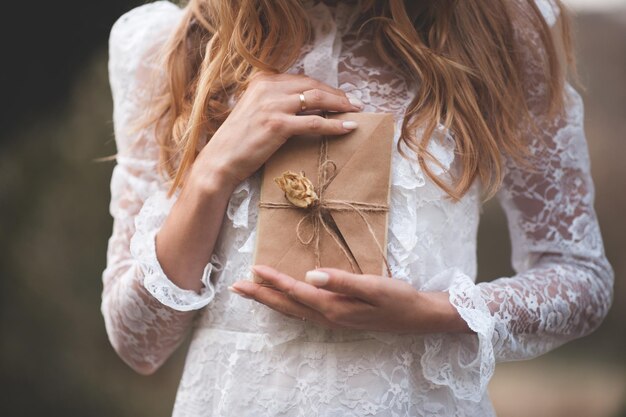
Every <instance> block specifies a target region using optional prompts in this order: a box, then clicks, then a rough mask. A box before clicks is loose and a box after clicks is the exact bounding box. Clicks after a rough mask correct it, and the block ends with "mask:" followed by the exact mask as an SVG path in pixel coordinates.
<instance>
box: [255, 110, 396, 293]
mask: <svg viewBox="0 0 626 417" xmlns="http://www.w3.org/2000/svg"><path fill="white" fill-rule="evenodd" d="M326 117H328V118H332V119H339V120H353V121H356V122H357V123H358V128H357V129H355V130H354V131H352V132H350V133H348V134H345V135H342V136H294V137H291V138H289V139H288V140H287V142H285V144H284V145H283V146H282V147H281V148H279V149H278V150H277V151H276V152H275V153H274V155H272V157H271V158H270V159H268V161H267V162H266V163H265V165H264V167H263V173H262V181H261V195H260V201H259V216H258V225H257V236H256V243H255V250H254V264H257V265H258V264H261V265H269V266H271V267H273V268H276V269H277V270H279V271H280V272H283V273H285V274H287V275H289V276H291V277H293V278H295V279H298V280H304V275H305V273H306V272H307V271H309V270H312V269H315V268H317V267H330V268H339V269H343V270H346V271H349V272H354V273H359V274H375V275H383V276H389V277H390V276H391V272H390V271H389V265H388V263H387V258H386V255H387V251H386V248H387V225H388V213H389V193H390V176H391V156H392V154H391V153H392V147H393V137H394V118H393V115H391V114H388V113H341V114H328V115H327V116H326ZM254 280H255V281H256V282H260V278H259V277H256V276H255V277H254Z"/></svg>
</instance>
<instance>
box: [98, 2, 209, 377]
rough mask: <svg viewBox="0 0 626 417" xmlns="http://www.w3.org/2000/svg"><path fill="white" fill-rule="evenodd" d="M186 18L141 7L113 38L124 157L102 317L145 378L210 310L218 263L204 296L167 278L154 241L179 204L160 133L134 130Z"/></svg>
mask: <svg viewBox="0 0 626 417" xmlns="http://www.w3.org/2000/svg"><path fill="white" fill-rule="evenodd" d="M180 13H181V10H180V9H179V8H178V7H177V6H175V5H174V4H172V3H169V2H167V1H158V2H155V3H150V4H146V5H143V6H140V7H137V8H135V9H133V10H131V11H130V12H128V13H126V14H124V15H123V16H122V17H120V18H119V19H118V20H117V21H116V22H115V24H114V25H113V27H112V28H111V33H110V38H109V81H110V85H111V92H112V95H113V105H114V110H113V124H114V131H115V140H116V145H117V151H118V154H117V164H116V166H115V167H114V169H113V174H112V178H111V203H110V213H111V216H112V217H113V231H112V235H111V237H110V239H109V242H108V250H107V265H106V269H105V270H104V271H103V274H102V281H103V292H102V304H101V311H102V314H103V316H104V321H105V326H106V330H107V333H108V336H109V339H110V341H111V344H112V345H113V347H114V349H115V350H116V352H117V353H118V355H119V356H120V357H121V358H122V359H123V360H124V361H125V362H126V363H127V364H128V365H129V366H131V367H132V368H133V369H134V370H136V371H137V372H140V373H144V374H149V373H152V372H154V371H155V370H156V369H158V367H159V366H160V365H161V364H162V363H163V362H164V361H165V360H166V359H167V358H168V357H169V356H170V355H171V353H172V352H173V351H174V350H175V349H176V347H178V345H179V344H180V343H181V342H182V340H183V339H184V336H185V334H186V332H187V330H188V329H189V327H190V325H191V321H192V319H193V316H194V314H193V313H192V312H183V311H184V310H196V309H198V308H200V307H203V306H204V305H206V304H208V303H209V302H210V301H211V299H212V298H213V295H214V290H213V287H212V285H211V283H210V281H209V280H208V276H209V275H210V273H211V271H212V264H211V263H209V264H208V265H207V267H206V268H205V270H204V275H203V277H202V281H203V283H204V285H205V288H204V289H203V290H202V291H201V293H200V294H198V293H196V292H195V291H191V290H183V289H180V288H178V287H176V285H174V283H173V282H171V281H170V280H169V279H168V278H167V277H166V276H165V274H164V273H163V271H162V269H161V267H160V265H159V263H158V260H157V258H156V252H155V240H154V239H155V235H156V233H157V231H158V230H159V229H160V227H161V225H162V223H163V221H164V220H165V218H166V217H167V214H168V213H169V210H170V209H171V207H172V205H173V201H174V199H175V198H176V197H175V196H174V197H172V198H171V199H168V198H166V189H165V181H164V179H163V178H161V177H160V176H159V175H158V173H157V172H158V171H157V163H158V147H157V145H156V142H155V141H154V135H153V133H152V131H151V130H150V129H144V130H140V131H137V132H135V133H132V131H131V130H130V129H129V127H130V126H131V124H132V122H133V121H134V120H136V119H137V118H138V117H139V116H140V115H141V112H142V111H144V109H145V108H146V107H147V103H148V102H149V100H150V94H151V92H152V89H151V88H149V87H151V86H152V85H153V84H151V83H153V81H152V80H151V79H150V78H149V76H150V75H152V72H151V71H152V70H153V69H154V68H155V65H157V64H156V63H157V62H158V61H157V57H158V56H159V55H158V48H157V47H158V46H159V45H162V44H163V42H164V41H165V39H166V37H167V34H168V29H171V28H172V27H173V26H174V25H175V23H176V22H175V21H176V19H177V18H178V16H180ZM157 69H158V67H157ZM149 79H150V80H151V81H150V84H149V83H148V80H149Z"/></svg>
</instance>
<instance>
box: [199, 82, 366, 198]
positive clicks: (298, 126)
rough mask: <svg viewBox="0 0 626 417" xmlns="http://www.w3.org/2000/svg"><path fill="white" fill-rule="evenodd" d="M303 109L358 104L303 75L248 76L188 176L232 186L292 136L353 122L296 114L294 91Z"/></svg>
mask: <svg viewBox="0 0 626 417" xmlns="http://www.w3.org/2000/svg"><path fill="white" fill-rule="evenodd" d="M301 93H302V94H304V97H305V102H306V110H307V111H320V112H321V111H334V112H350V111H360V110H361V109H362V108H363V104H362V103H361V102H360V101H359V100H356V99H350V98H348V97H347V96H346V94H345V93H344V92H343V91H342V90H340V89H337V88H333V87H330V86H328V85H327V84H324V83H322V82H320V81H317V80H314V79H313V78H310V77H307V76H304V75H293V74H266V73H260V74H257V75H255V76H254V77H252V79H251V80H250V81H249V85H248V88H247V89H246V91H245V92H244V93H243V94H242V95H241V97H240V98H239V100H238V102H237V104H236V105H235V106H234V108H233V110H232V112H231V113H230V115H229V116H228V118H227V119H226V120H225V121H224V123H222V125H221V126H220V128H219V129H218V130H217V131H216V132H215V134H214V135H213V136H212V137H211V139H210V140H209V142H208V144H207V145H206V146H205V147H204V148H203V149H202V151H201V152H200V154H199V155H198V157H197V158H196V160H195V162H194V164H193V165H192V169H191V172H190V173H189V174H190V177H191V178H193V182H194V183H195V184H200V186H201V187H202V185H203V184H206V185H209V186H210V187H214V186H215V185H216V183H215V180H216V176H217V177H218V178H219V180H218V183H219V184H218V185H219V186H221V187H226V188H229V189H234V188H235V187H236V186H237V185H238V184H239V183H240V182H241V181H243V180H244V179H245V178H247V177H249V176H250V175H252V174H253V173H254V172H255V171H256V170H258V169H259V168H260V167H261V166H262V165H263V164H264V163H265V161H267V159H269V157H270V156H271V155H272V154H273V153H274V152H276V150H277V149H278V148H279V147H280V146H281V145H282V144H283V143H285V141H286V140H287V139H289V138H290V137H291V136H294V135H306V134H311V135H342V134H345V133H348V132H350V131H352V130H354V129H356V128H357V125H356V123H355V122H345V121H340V120H331V119H326V118H324V117H322V116H320V115H317V114H298V113H301V102H300V94H301Z"/></svg>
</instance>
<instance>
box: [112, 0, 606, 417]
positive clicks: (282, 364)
mask: <svg viewBox="0 0 626 417" xmlns="http://www.w3.org/2000/svg"><path fill="white" fill-rule="evenodd" d="M511 1H514V0H511ZM304 3H305V6H306V8H307V10H308V12H309V16H310V18H311V21H312V23H313V25H314V27H315V34H316V37H315V41H314V42H313V43H312V44H310V45H307V46H306V47H305V49H304V51H303V54H302V59H300V60H299V61H298V62H297V63H296V65H295V66H294V67H293V68H292V69H291V70H290V72H294V73H298V72H303V73H305V74H307V75H309V76H312V77H315V78H318V79H321V80H322V81H325V82H327V83H329V84H331V85H335V86H339V87H340V88H342V89H343V90H345V91H346V92H348V93H350V94H352V95H354V96H356V97H358V98H360V99H361V100H362V101H363V102H364V103H365V111H370V112H391V113H393V114H395V115H396V121H397V123H398V126H397V127H398V129H397V132H399V131H400V129H399V128H400V123H401V120H402V117H403V113H404V111H405V107H406V106H407V104H408V103H409V102H410V101H411V97H412V91H414V88H413V87H411V86H407V85H406V84H405V82H404V81H403V80H401V79H400V78H397V77H396V76H395V73H394V72H393V70H391V69H390V68H388V67H386V66H385V65H383V64H382V63H381V62H380V61H379V60H377V59H376V58H375V57H374V56H372V53H371V52H372V48H371V46H370V45H369V44H368V38H369V39H371V37H367V36H366V37H364V38H361V39H356V38H355V37H354V36H353V32H351V30H350V28H351V27H352V26H351V25H352V22H353V21H354V16H355V13H354V10H355V9H354V7H355V6H350V5H349V4H343V3H342V2H340V3H339V5H338V6H336V7H329V6H327V5H325V4H323V3H319V2H316V1H311V0H305V1H304ZM539 5H540V7H541V9H542V11H544V12H545V17H546V19H547V21H548V22H549V23H550V24H553V23H554V20H555V19H556V15H555V12H554V10H555V9H554V8H553V7H552V6H551V4H550V3H546V2H544V1H542V2H540V3H539ZM181 15H182V10H181V9H180V8H179V7H178V6H176V5H174V4H172V3H169V2H167V1H157V2H155V3H150V4H145V5H142V6H140V7H137V8H135V9H133V10H131V11H130V12H128V13H126V14H125V15H123V16H122V17H121V18H120V19H119V20H118V21H117V22H116V23H115V24H114V26H113V28H112V30H111V36H110V45H109V47H110V61H109V76H110V84H111V89H112V93H113V99H114V116H113V117H114V128H115V138H116V142H117V146H118V153H119V156H118V158H117V165H116V166H115V168H114V171H113V176H112V180H111V205H110V212H111V215H112V216H113V219H114V225H113V233H112V236H111V238H110V240H109V247H108V253H107V267H106V269H105V271H104V272H103V277H102V278H103V284H104V289H103V294H102V314H103V316H104V320H105V324H106V329H107V332H108V335H109V338H110V340H111V343H112V345H113V347H114V348H115V350H116V351H117V352H118V354H119V355H120V356H121V358H122V359H123V360H124V361H125V362H126V363H128V364H129V365H130V366H131V367H132V368H133V369H135V370H137V371H138V372H142V373H151V372H153V371H154V370H156V369H157V368H158V367H159V366H160V365H161V364H162V363H163V362H164V361H165V360H166V359H167V358H168V357H169V356H170V354H171V353H172V352H173V351H174V349H176V347H178V346H179V345H180V343H181V342H182V340H183V339H184V337H185V336H186V334H187V332H188V331H192V332H193V339H192V342H191V346H190V348H189V351H188V354H187V357H186V362H185V367H184V373H183V376H182V380H181V381H180V386H179V389H178V393H177V397H176V402H175V405H174V411H173V415H174V416H176V417H183V416H184V417H191V416H193V417H200V416H206V417H209V416H211V417H218V416H222V417H233V416H241V417H248V416H249V417H264V416H268V417H269V416H271V417H274V416H285V417H296V416H301V417H305V416H306V417H312V416H316V417H317V416H320V417H331V416H332V417H340V416H341V417H357V416H358V417H362V416H379V417H409V416H410V417H415V416H483V417H486V416H493V415H494V411H493V409H492V406H491V401H490V399H489V397H488V393H487V390H486V388H487V384H488V382H489V380H490V377H491V376H492V374H493V372H494V367H495V364H496V363H497V362H499V361H508V360H519V359H527V358H532V357H535V356H537V355H540V354H543V353H545V352H547V351H549V350H551V349H554V348H555V347H557V346H559V345H561V344H563V343H565V342H567V341H568V340H572V339H574V338H577V337H581V336H584V335H586V334H588V333H590V332H591V331H593V330H594V329H595V328H596V327H597V326H598V325H599V323H600V322H601V321H602V319H603V318H604V316H605V315H606V313H607V310H608V308H609V306H610V304H611V301H612V295H613V293H612V287H613V271H612V269H611V266H610V265H609V263H608V262H607V260H606V258H605V254H604V249H603V244H602V238H601V235H600V230H599V227H598V222H597V219H596V215H595V212H594V208H593V200H594V188H593V183H592V180H591V177H590V166H589V156H588V150H587V144H586V139H585V134H584V130H583V105H582V102H581V98H580V96H579V95H578V94H577V92H576V91H575V90H574V89H572V88H571V86H569V85H568V86H567V88H566V91H565V93H566V94H567V99H568V107H567V112H566V113H565V114H563V115H561V116H560V117H557V118H553V119H549V120H548V119H546V118H542V117H541V114H536V115H535V116H536V120H537V122H538V123H539V126H540V127H541V134H540V135H537V136H536V137H533V138H532V141H533V143H534V144H536V145H537V146H536V147H534V148H533V149H535V150H537V152H538V149H539V146H538V144H539V143H540V142H542V141H545V142H546V143H547V145H548V146H547V147H546V148H545V150H544V154H543V155H544V157H542V163H541V164H540V166H537V167H536V168H537V169H538V171H537V172H534V173H533V172H529V171H525V170H523V169H521V168H519V167H516V166H514V164H513V163H512V162H510V161H508V162H507V173H506V178H505V182H504V186H503V187H502V189H501V190H500V191H499V193H498V196H497V197H498V200H499V201H500V202H501V204H502V206H503V208H504V210H505V211H506V214H507V216H508V221H509V228H510V234H511V240H512V245H513V266H514V269H515V271H516V275H515V276H512V277H501V278H498V279H495V280H493V281H491V282H484V283H480V284H475V280H476V232H477V227H478V222H479V216H480V212H481V201H480V184H479V183H478V182H477V183H475V184H474V186H473V187H472V188H471V190H470V191H469V192H468V193H467V194H466V195H465V196H464V198H463V199H462V200H461V201H460V202H458V203H453V202H451V201H450V200H447V199H446V198H445V194H444V192H443V191H442V190H440V189H439V188H438V187H436V186H435V185H434V183H433V182H432V181H431V180H429V178H428V177H427V176H426V175H425V174H424V173H423V172H422V171H421V169H420V167H419V166H418V165H417V164H414V163H411V162H409V161H408V160H406V159H404V158H402V157H401V156H400V155H399V154H398V152H397V151H396V150H395V148H394V153H393V168H392V171H393V172H392V179H391V182H392V184H391V201H390V203H391V208H390V217H389V230H388V232H389V233H388V253H389V258H390V259H389V261H390V264H391V267H392V272H393V274H394V279H400V280H404V281H406V282H409V283H410V284H411V285H413V286H414V287H415V288H417V289H420V290H448V291H449V292H450V301H451V302H452V304H453V305H454V306H455V307H456V309H457V310H458V312H459V313H460V315H461V317H462V318H463V319H464V320H465V321H466V322H467V323H468V325H469V326H470V327H471V328H472V329H473V330H474V331H475V332H476V334H463V335H452V334H432V335H425V336H423V335H399V334H392V333H383V332H368V331H337V330H333V331H331V330H327V329H323V328H321V327H318V326H316V325H314V324H312V323H308V322H302V321H299V320H294V319H291V318H287V317H285V316H282V315H281V314H279V313H277V312H274V311H273V310H271V309H269V308H267V307H265V306H264V305H262V304H259V303H256V302H254V301H251V300H248V299H244V298H242V297H239V296H237V295H234V294H232V293H231V292H230V291H228V290H227V287H228V286H229V285H230V284H232V283H233V282H234V281H237V280H239V279H242V278H245V277H247V276H248V272H249V267H250V265H251V264H252V255H253V253H252V252H253V248H254V240H255V230H256V221H257V203H258V200H259V185H260V183H259V180H260V177H259V173H256V174H255V175H253V176H251V177H250V178H248V179H246V180H245V181H244V182H242V183H241V184H240V185H239V186H238V187H237V188H236V190H235V191H234V193H233V194H232V196H231V198H230V201H229V204H228V208H227V213H226V214H227V215H226V216H225V217H224V222H223V224H222V228H221V232H220V235H219V238H218V241H217V244H216V246H215V251H214V254H213V256H212V258H211V262H210V263H209V264H208V265H207V267H206V268H205V270H204V274H203V276H202V277H198V279H202V281H203V283H204V285H205V287H204V289H203V290H202V291H201V292H200V293H196V292H193V291H188V290H182V289H180V288H177V287H176V286H175V285H174V284H173V283H172V282H171V281H170V280H169V279H168V277H167V276H165V274H164V273H163V271H162V269H161V268H160V266H159V263H158V261H157V258H156V255H155V248H154V236H155V234H156V232H157V231H158V230H159V228H160V226H161V224H162V222H163V220H164V219H165V218H166V216H167V215H168V212H169V210H170V208H171V207H172V204H173V201H174V200H175V198H176V195H175V196H174V197H173V198H172V199H170V200H168V199H167V198H166V196H165V192H166V187H165V185H164V184H165V182H164V179H163V178H161V177H160V176H159V175H157V167H156V164H157V158H158V148H157V145H156V143H155V140H154V135H153V132H151V131H149V130H144V131H140V132H137V133H134V134H130V133H129V132H128V130H127V128H128V126H129V124H130V123H131V122H132V121H133V120H135V119H136V117H138V116H139V115H140V114H141V113H142V112H143V111H145V108H146V107H147V106H149V100H150V91H151V90H150V85H149V84H148V83H147V82H146V75H147V74H148V72H147V70H149V69H150V68H151V67H154V66H158V65H159V58H158V57H159V55H158V54H157V52H158V46H159V45H161V44H162V43H163V42H164V40H165V39H166V37H167V36H168V34H169V33H170V32H171V31H172V29H173V28H174V27H175V26H176V24H177V23H178V21H179V19H180V17H181ZM519 30H520V31H523V30H524V29H523V28H520V29H519ZM520 33H521V32H520ZM525 35H527V36H529V37H531V38H533V36H534V39H536V40H537V45H539V40H538V38H537V37H536V35H533V34H525ZM537 51H539V49H538V48H537V49H536V50H535V49H532V48H531V49H529V50H528V62H527V65H526V68H527V70H528V75H529V79H532V74H533V71H540V69H539V68H538V67H537V65H534V64H533V63H534V62H537V60H536V58H537V56H538V55H537ZM528 90H529V92H530V95H531V105H533V104H536V105H537V108H539V107H541V103H542V99H543V98H544V97H545V96H544V93H545V85H543V84H541V83H540V82H537V83H535V84H532V85H529V86H528ZM442 137H445V139H443V140H440V141H433V142H432V145H431V151H432V152H433V153H434V155H435V156H436V157H437V158H438V160H439V161H440V162H441V163H442V164H443V168H445V169H442V168H440V167H438V166H433V169H434V170H435V172H436V173H437V175H439V176H441V178H443V179H449V174H450V173H451V172H454V170H455V169H457V168H458V166H457V161H456V160H455V154H454V142H453V140H452V138H451V137H450V136H449V135H442ZM395 140H396V141H397V140H398V137H397V134H396V138H395ZM405 149H406V151H407V152H410V150H409V149H408V148H406V147H405ZM210 215H211V213H207V216H210Z"/></svg>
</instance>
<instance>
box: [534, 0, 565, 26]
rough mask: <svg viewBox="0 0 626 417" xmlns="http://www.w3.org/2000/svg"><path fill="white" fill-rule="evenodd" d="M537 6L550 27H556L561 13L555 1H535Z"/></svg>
mask: <svg viewBox="0 0 626 417" xmlns="http://www.w3.org/2000/svg"><path fill="white" fill-rule="evenodd" d="M534 2H535V4H536V5H537V7H538V8H539V11H540V12H541V15H542V16H543V18H544V20H545V21H546V23H547V24H548V26H554V25H555V24H556V22H557V20H558V19H559V15H560V13H561V11H560V9H559V6H558V5H557V4H556V3H555V1H554V0H534Z"/></svg>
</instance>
